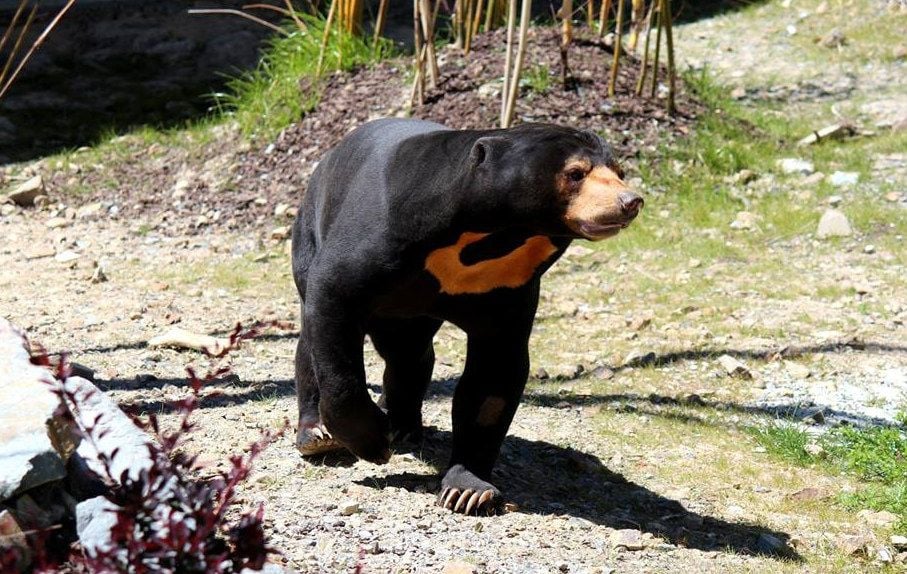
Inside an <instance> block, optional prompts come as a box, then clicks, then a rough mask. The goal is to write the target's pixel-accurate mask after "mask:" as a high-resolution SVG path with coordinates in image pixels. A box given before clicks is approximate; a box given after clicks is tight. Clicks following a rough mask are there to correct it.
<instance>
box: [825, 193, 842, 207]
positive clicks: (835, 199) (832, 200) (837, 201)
mask: <svg viewBox="0 0 907 574" xmlns="http://www.w3.org/2000/svg"><path fill="white" fill-rule="evenodd" d="M827 201H828V205H830V206H832V207H838V206H839V205H841V203H843V202H844V198H843V197H841V196H840V195H832V196H829V198H828V200H827Z"/></svg>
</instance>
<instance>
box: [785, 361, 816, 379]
mask: <svg viewBox="0 0 907 574" xmlns="http://www.w3.org/2000/svg"><path fill="white" fill-rule="evenodd" d="M784 368H785V369H786V370H787V372H788V374H790V376H792V377H793V378H795V379H808V378H809V376H810V375H812V372H811V371H810V370H809V368H807V367H805V366H804V365H801V364H800V363H795V362H793V361H784Z"/></svg>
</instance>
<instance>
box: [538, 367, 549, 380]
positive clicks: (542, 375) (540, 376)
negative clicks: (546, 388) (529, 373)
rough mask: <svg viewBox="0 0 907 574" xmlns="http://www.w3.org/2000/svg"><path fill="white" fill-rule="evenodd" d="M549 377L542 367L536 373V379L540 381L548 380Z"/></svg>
mask: <svg viewBox="0 0 907 574" xmlns="http://www.w3.org/2000/svg"><path fill="white" fill-rule="evenodd" d="M549 377H550V375H549V374H548V371H546V370H545V369H543V368H541V367H539V369H538V370H537V371H536V372H535V378H536V379H538V380H540V381H544V380H547V379H548V378H549Z"/></svg>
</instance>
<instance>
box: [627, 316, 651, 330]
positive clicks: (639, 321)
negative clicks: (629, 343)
mask: <svg viewBox="0 0 907 574" xmlns="http://www.w3.org/2000/svg"><path fill="white" fill-rule="evenodd" d="M651 324H652V317H649V316H643V317H635V318H633V320H631V321H630V325H629V327H630V329H632V330H634V331H642V330H643V329H645V328H646V327H648V326H649V325H651Z"/></svg>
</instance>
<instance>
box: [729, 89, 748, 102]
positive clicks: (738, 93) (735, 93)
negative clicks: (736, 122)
mask: <svg viewBox="0 0 907 574" xmlns="http://www.w3.org/2000/svg"><path fill="white" fill-rule="evenodd" d="M731 97H732V98H733V99H735V100H742V99H743V98H745V97H746V88H744V87H742V86H738V87H736V88H734V89H733V90H731Z"/></svg>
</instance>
